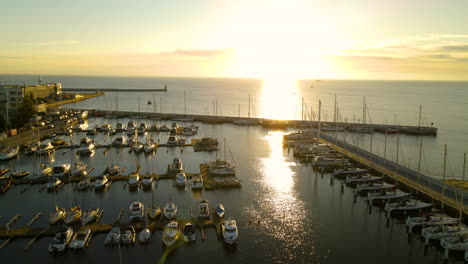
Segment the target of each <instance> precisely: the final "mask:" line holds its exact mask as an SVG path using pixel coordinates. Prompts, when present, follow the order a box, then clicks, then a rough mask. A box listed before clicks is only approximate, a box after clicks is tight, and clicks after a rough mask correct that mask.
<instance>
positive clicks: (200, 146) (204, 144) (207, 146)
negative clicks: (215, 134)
mask: <svg viewBox="0 0 468 264" xmlns="http://www.w3.org/2000/svg"><path fill="white" fill-rule="evenodd" d="M218 145H219V141H218V139H216V138H210V137H204V138H202V139H200V140H199V141H197V142H196V143H195V144H194V146H193V149H194V151H214V150H218Z"/></svg>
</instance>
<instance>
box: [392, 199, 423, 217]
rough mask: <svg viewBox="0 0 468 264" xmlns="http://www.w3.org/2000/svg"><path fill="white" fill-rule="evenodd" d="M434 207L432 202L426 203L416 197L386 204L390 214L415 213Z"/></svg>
mask: <svg viewBox="0 0 468 264" xmlns="http://www.w3.org/2000/svg"><path fill="white" fill-rule="evenodd" d="M431 209H432V203H424V202H422V201H419V200H415V199H408V200H402V201H400V202H396V203H387V204H386V205H385V208H384V210H385V212H386V213H387V215H388V216H390V215H395V214H404V215H409V214H414V213H421V212H427V211H430V210H431Z"/></svg>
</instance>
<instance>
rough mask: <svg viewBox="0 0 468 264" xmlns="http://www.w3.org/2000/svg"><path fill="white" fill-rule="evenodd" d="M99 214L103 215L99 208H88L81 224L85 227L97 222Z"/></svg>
mask: <svg viewBox="0 0 468 264" xmlns="http://www.w3.org/2000/svg"><path fill="white" fill-rule="evenodd" d="M99 213H101V209H99V208H88V209H87V210H86V211H85V212H84V213H83V216H82V217H81V223H82V224H83V225H87V224H90V223H92V222H93V221H95V220H96V219H97V218H98V216H99Z"/></svg>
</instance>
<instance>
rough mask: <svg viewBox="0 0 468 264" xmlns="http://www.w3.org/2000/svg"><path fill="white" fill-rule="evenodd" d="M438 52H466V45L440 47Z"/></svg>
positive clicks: (467, 49)
mask: <svg viewBox="0 0 468 264" xmlns="http://www.w3.org/2000/svg"><path fill="white" fill-rule="evenodd" d="M439 50H440V51H445V52H468V43H467V44H459V45H446V46H440V47H439Z"/></svg>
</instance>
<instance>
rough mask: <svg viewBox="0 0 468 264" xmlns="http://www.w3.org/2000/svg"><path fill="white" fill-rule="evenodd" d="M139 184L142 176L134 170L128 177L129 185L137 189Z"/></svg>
mask: <svg viewBox="0 0 468 264" xmlns="http://www.w3.org/2000/svg"><path fill="white" fill-rule="evenodd" d="M138 185H140V176H139V175H138V173H137V172H132V173H131V174H130V176H129V177H128V187H130V188H133V189H135V188H138Z"/></svg>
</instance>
